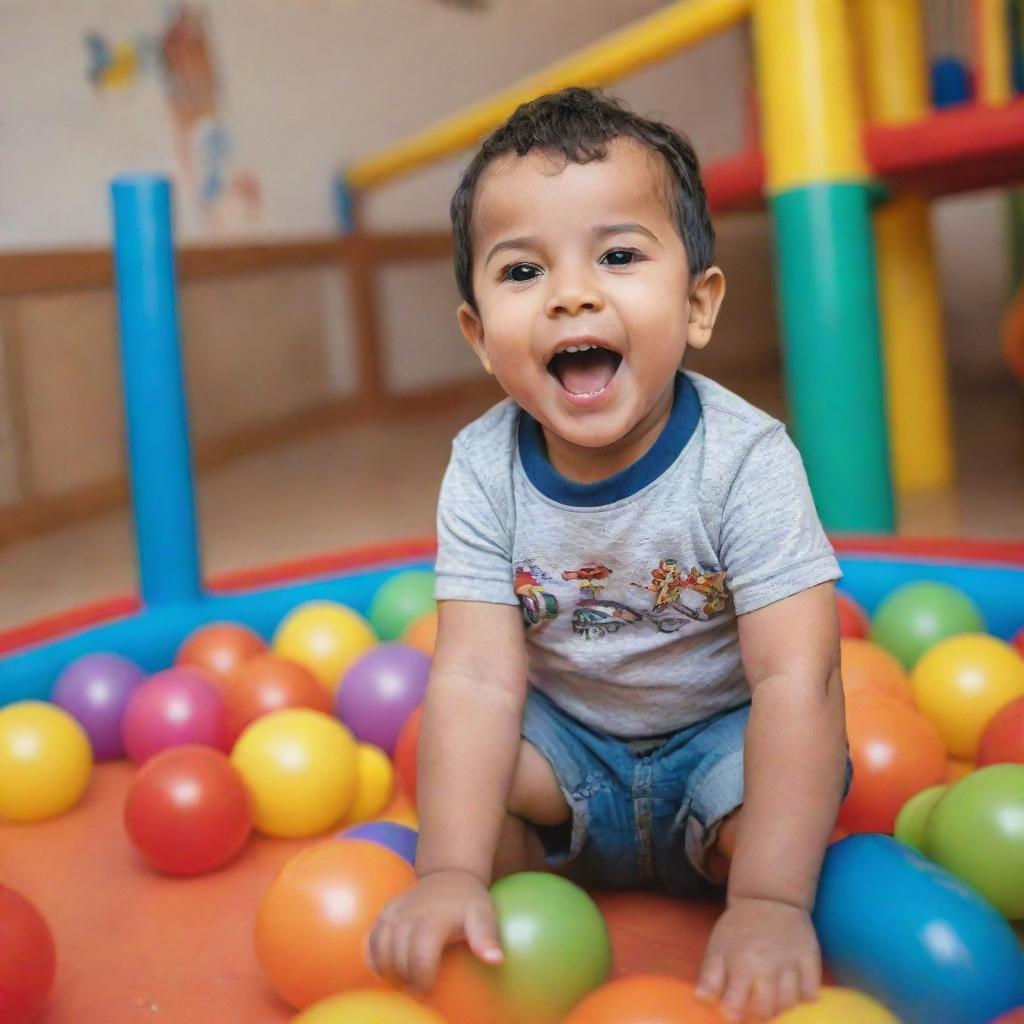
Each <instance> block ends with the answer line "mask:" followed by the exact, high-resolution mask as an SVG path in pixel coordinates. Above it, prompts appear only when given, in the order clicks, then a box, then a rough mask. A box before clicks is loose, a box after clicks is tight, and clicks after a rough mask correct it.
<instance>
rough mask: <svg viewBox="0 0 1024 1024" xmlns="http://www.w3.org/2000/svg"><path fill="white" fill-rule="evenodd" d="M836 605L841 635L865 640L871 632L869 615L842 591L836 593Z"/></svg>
mask: <svg viewBox="0 0 1024 1024" xmlns="http://www.w3.org/2000/svg"><path fill="white" fill-rule="evenodd" d="M836 605H837V607H838V609H839V635H840V636H848V637H854V638H856V639H858V640H863V639H864V637H866V636H867V635H868V633H869V632H870V630H871V620H870V619H869V618H868V613H867V612H866V611H864V609H863V608H861V606H860V605H859V604H858V603H857V602H856V601H854V599H853V598H852V597H850V596H849V595H848V594H844V593H843V592H842V591H837V592H836Z"/></svg>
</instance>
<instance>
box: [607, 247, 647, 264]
mask: <svg viewBox="0 0 1024 1024" xmlns="http://www.w3.org/2000/svg"><path fill="white" fill-rule="evenodd" d="M643 258H644V256H643V253H642V252H640V250H639V249H612V250H611V252H606V253H605V254H604V255H603V256H602V257H601V259H602V260H606V261H607V264H608V266H609V267H628V266H629V265H630V264H631V263H639V262H640V260H642V259H643Z"/></svg>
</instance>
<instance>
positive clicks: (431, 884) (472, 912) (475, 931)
mask: <svg viewBox="0 0 1024 1024" xmlns="http://www.w3.org/2000/svg"><path fill="white" fill-rule="evenodd" d="M526 689H527V682H526V649H525V644H524V640H523V623H522V614H521V612H520V610H519V608H518V606H515V605H503V604H486V603H482V602H481V603H478V602H469V601H442V602H441V603H440V605H439V612H438V635H437V649H436V652H435V654H434V661H433V667H432V669H431V673H430V682H429V685H428V687H427V697H426V701H425V707H424V714H423V726H422V731H421V734H420V749H419V768H418V771H419V777H418V783H417V789H418V796H419V815H420V833H419V845H418V850H417V856H416V871H417V874H418V875H419V879H420V880H419V882H418V884H417V885H416V887H415V888H414V889H412V890H410V891H409V892H407V893H405V894H404V895H403V896H401V897H399V898H398V899H397V900H395V901H394V902H392V903H391V904H390V905H389V906H388V907H387V909H386V910H385V911H384V913H383V914H382V915H381V917H380V919H379V921H378V922H377V924H376V925H375V927H374V931H373V933H372V934H371V937H370V944H369V953H370V962H371V964H372V965H373V966H374V969H375V970H377V971H378V972H379V973H382V974H385V973H391V972H393V973H394V974H396V975H397V976H398V977H399V978H400V979H401V980H402V981H404V982H406V983H408V984H413V985H415V986H417V987H419V988H423V989H428V988H430V987H431V986H432V984H433V982H434V978H435V976H436V972H437V964H438V960H439V958H440V955H441V952H442V951H443V949H444V947H445V946H446V945H448V944H449V943H451V942H457V941H459V940H460V939H463V938H464V939H465V940H466V941H467V942H468V943H469V946H470V948H471V949H472V950H473V952H474V953H476V955H477V956H479V957H480V958H481V959H483V960H486V961H488V962H490V963H494V962H497V961H498V960H500V958H501V949H500V946H499V945H498V931H497V925H496V921H495V916H494V908H493V905H492V903H491V899H490V894H489V893H488V889H487V887H488V885H489V884H490V881H491V868H492V864H493V862H494V854H495V850H496V848H497V844H498V836H499V834H500V831H501V826H502V824H503V822H504V819H505V813H506V807H507V804H508V797H509V790H510V788H511V785H512V778H513V773H514V771H515V766H516V762H517V758H518V753H519V744H520V726H521V721H522V714H523V704H524V702H525V699H526Z"/></svg>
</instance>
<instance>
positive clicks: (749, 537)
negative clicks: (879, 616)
mask: <svg viewBox="0 0 1024 1024" xmlns="http://www.w3.org/2000/svg"><path fill="white" fill-rule="evenodd" d="M719 554H720V557H721V560H722V567H723V569H724V570H725V573H726V583H727V585H728V587H729V589H730V591H731V592H732V595H733V600H734V601H735V608H736V614H737V615H743V614H745V613H746V612H752V611H756V610H757V609H758V608H763V607H764V606H765V605H769V604H773V603H774V602H775V601H781V600H782V599H783V598H785V597H791V596H792V595H793V594H798V593H799V592H800V591H802V590H806V589H808V588H809V587H813V586H816V585H817V584H819V583H825V582H826V581H828V580H837V579H839V577H840V576H841V575H842V573H841V572H840V570H839V563H838V562H837V561H836V557H835V553H834V552H833V550H832V545H831V544H830V543H829V541H828V538H827V537H826V536H825V531H824V529H823V528H822V525H821V521H820V520H819V519H818V514H817V511H816V510H815V508H814V499H813V498H812V497H811V489H810V487H809V486H808V484H807V473H806V472H805V470H804V464H803V461H802V460H801V458H800V453H799V451H797V448H796V445H794V444H793V442H792V441H791V440H790V439H789V435H788V434H787V433H786V429H785V427H784V426H783V425H782V424H781V423H779V424H778V425H777V426H775V427H773V428H772V429H771V430H769V431H768V432H767V433H765V434H763V435H762V436H761V437H760V438H759V439H758V440H757V441H756V442H755V443H754V444H753V446H752V447H751V449H750V451H749V452H748V453H747V455H746V457H745V458H744V460H743V462H742V463H741V465H740V468H739V471H738V472H737V474H736V477H735V479H734V480H733V483H732V487H731V489H730V491H729V496H728V498H727V499H726V503H725V509H724V513H723V517H722V532H721V544H720V550H719Z"/></svg>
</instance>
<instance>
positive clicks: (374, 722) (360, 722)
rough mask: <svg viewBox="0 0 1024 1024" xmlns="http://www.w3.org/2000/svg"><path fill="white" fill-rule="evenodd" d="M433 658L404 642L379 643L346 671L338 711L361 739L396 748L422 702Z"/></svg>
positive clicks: (388, 751)
mask: <svg viewBox="0 0 1024 1024" xmlns="http://www.w3.org/2000/svg"><path fill="white" fill-rule="evenodd" d="M429 673H430V658H429V657H428V656H427V655H426V654H424V653H423V652H422V651H417V650H415V649H414V648H412V647H404V646H403V645H402V644H381V645H380V646H379V647H375V648H374V649H373V650H371V651H369V652H368V653H367V654H364V655H363V656H362V657H361V658H360V659H359V660H358V661H357V662H356V663H355V664H354V665H353V666H352V667H351V668H350V669H349V670H348V671H347V672H346V673H345V675H344V676H342V679H341V685H340V686H339V687H338V693H337V696H336V697H335V700H334V706H335V710H336V712H337V715H338V717H339V718H340V719H341V720H342V721H343V722H344V723H345V724H346V725H347V726H348V727H349V728H350V729H351V730H352V732H353V733H354V734H355V736H356V737H357V739H359V740H361V741H362V742H363V743H372V744H374V746H377V747H380V748H381V750H383V751H384V752H385V753H386V754H387V755H388V757H390V756H391V755H392V754H394V752H395V744H396V743H397V742H398V734H399V733H400V732H401V731H402V726H403V725H405V720H406V719H407V718H408V717H409V715H411V714H412V712H413V710H414V709H415V708H416V707H418V706H419V705H420V704H422V703H423V695H424V693H426V690H427V675H428V674H429Z"/></svg>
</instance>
